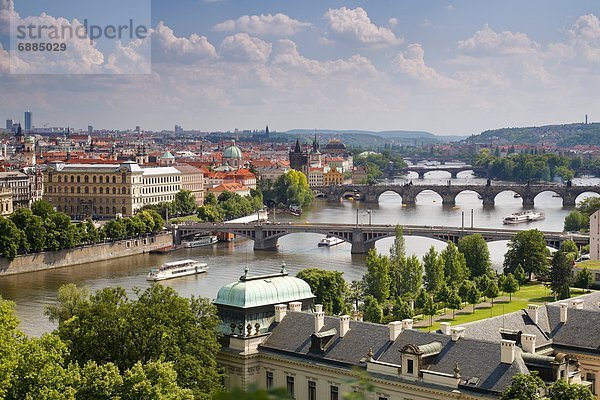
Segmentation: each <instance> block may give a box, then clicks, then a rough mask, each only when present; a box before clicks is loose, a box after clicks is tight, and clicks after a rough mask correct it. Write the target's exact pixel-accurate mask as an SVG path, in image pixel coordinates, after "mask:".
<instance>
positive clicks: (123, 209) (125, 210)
mask: <svg viewBox="0 0 600 400" xmlns="http://www.w3.org/2000/svg"><path fill="white" fill-rule="evenodd" d="M121 213H122V214H123V215H125V214H127V209H126V208H125V207H122V208H121Z"/></svg>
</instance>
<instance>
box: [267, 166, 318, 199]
mask: <svg viewBox="0 0 600 400" xmlns="http://www.w3.org/2000/svg"><path fill="white" fill-rule="evenodd" d="M313 197H314V196H313V193H312V190H310V187H309V186H308V180H307V179H306V175H304V174H303V173H302V172H300V171H296V170H290V171H288V172H287V173H285V174H283V175H281V176H279V177H277V179H275V183H274V184H273V199H272V200H273V201H274V202H275V203H276V204H282V205H285V206H290V205H293V204H295V205H299V206H301V207H305V206H308V205H309V204H310V203H311V202H312V200H313Z"/></svg>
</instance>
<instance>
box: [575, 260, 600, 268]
mask: <svg viewBox="0 0 600 400" xmlns="http://www.w3.org/2000/svg"><path fill="white" fill-rule="evenodd" d="M577 267H578V268H583V267H586V268H588V269H598V268H600V261H598V260H587V261H581V262H578V263H577Z"/></svg>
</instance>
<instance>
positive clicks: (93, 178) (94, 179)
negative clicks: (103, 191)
mask: <svg viewBox="0 0 600 400" xmlns="http://www.w3.org/2000/svg"><path fill="white" fill-rule="evenodd" d="M92 183H96V175H94V176H92Z"/></svg>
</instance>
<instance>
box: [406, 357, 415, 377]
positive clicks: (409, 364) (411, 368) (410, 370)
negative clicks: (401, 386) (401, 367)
mask: <svg viewBox="0 0 600 400" xmlns="http://www.w3.org/2000/svg"><path fill="white" fill-rule="evenodd" d="M406 373H407V374H410V375H413V374H414V373H415V362H414V360H406Z"/></svg>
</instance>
